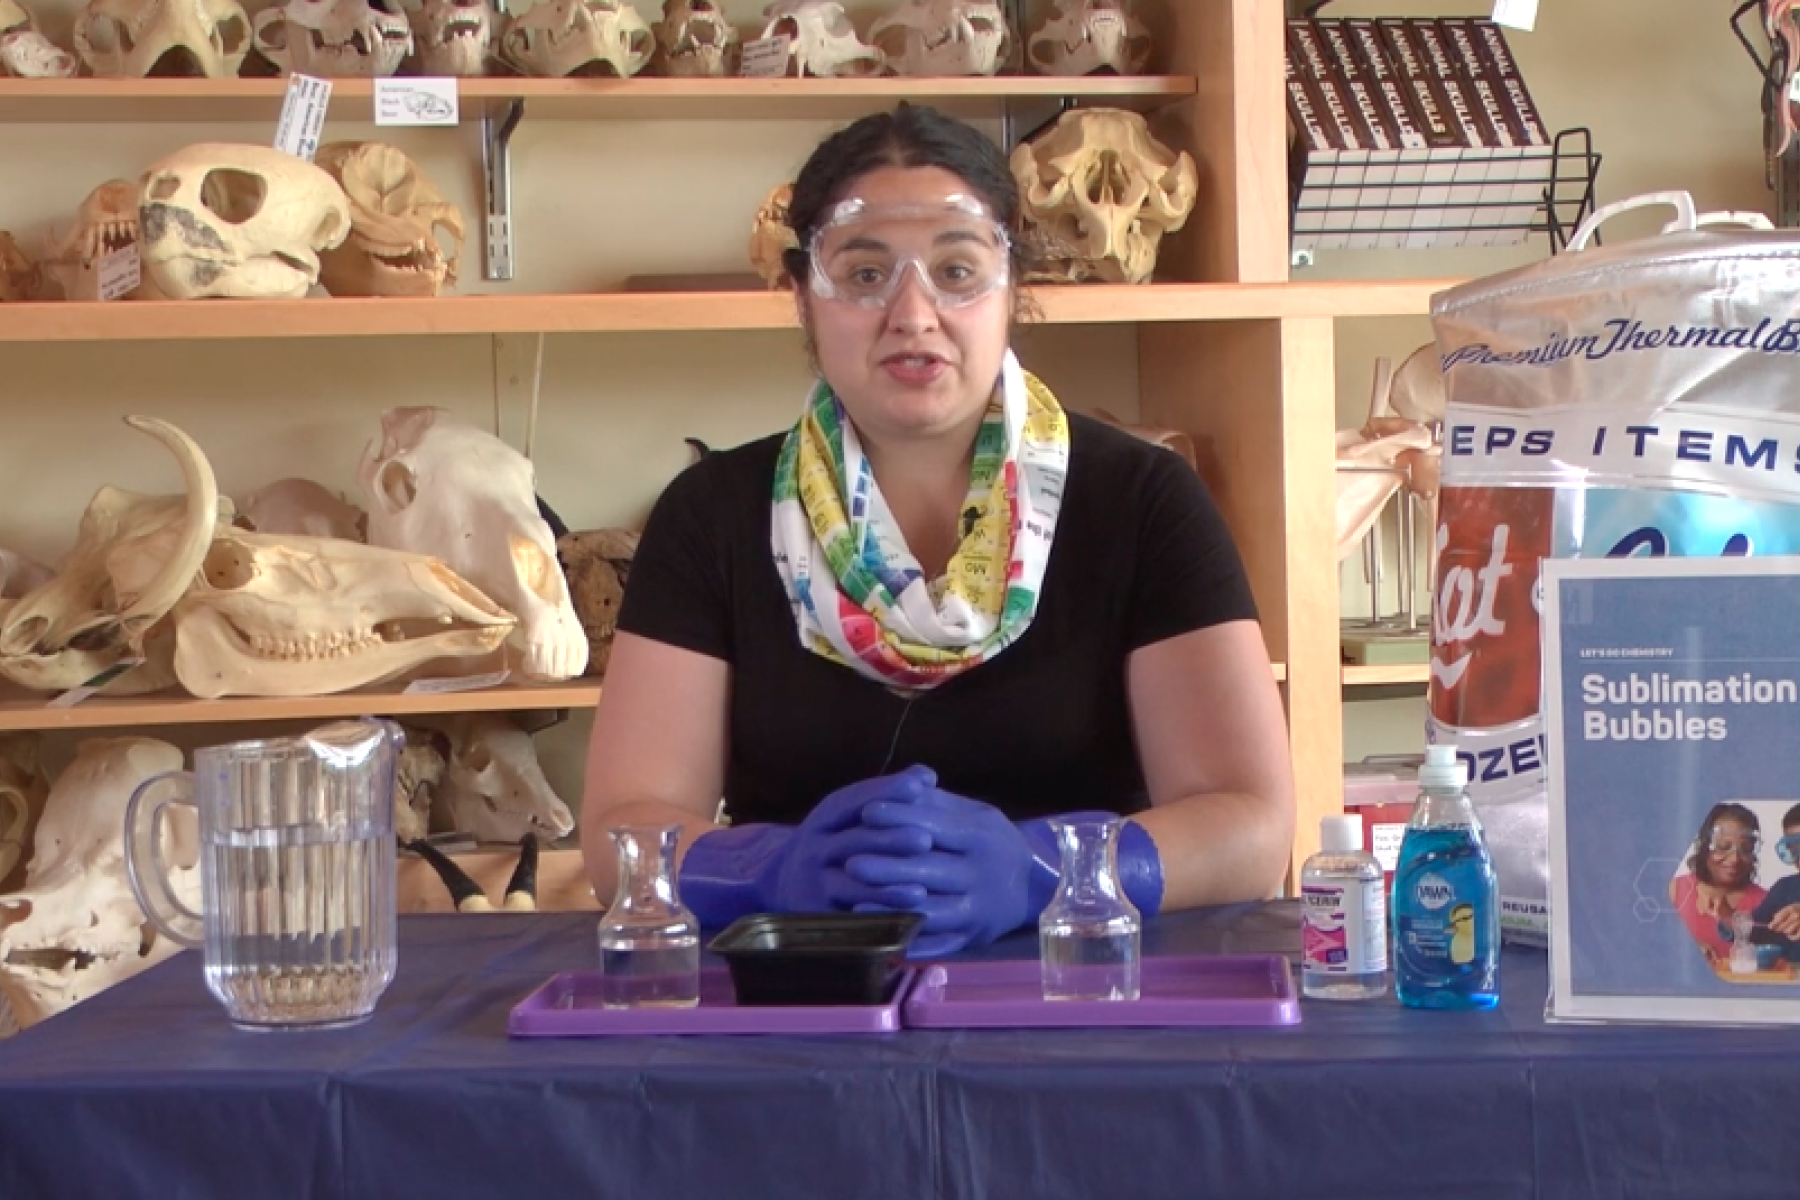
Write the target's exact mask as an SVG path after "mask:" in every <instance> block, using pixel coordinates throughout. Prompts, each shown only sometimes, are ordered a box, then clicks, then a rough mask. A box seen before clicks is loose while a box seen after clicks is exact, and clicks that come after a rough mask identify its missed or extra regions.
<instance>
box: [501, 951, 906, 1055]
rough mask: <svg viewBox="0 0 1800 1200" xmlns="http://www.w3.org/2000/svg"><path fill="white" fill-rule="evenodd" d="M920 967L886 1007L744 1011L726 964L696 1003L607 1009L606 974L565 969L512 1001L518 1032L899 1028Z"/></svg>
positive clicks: (511, 1026)
mask: <svg viewBox="0 0 1800 1200" xmlns="http://www.w3.org/2000/svg"><path fill="white" fill-rule="evenodd" d="M917 975H918V972H916V971H907V972H906V973H905V974H904V975H903V976H902V978H901V979H900V982H899V983H897V984H896V985H895V986H894V994H893V997H892V998H891V999H889V1000H888V1002H887V1003H886V1004H882V1005H860V1004H859V1005H816V1006H811V1007H802V1006H799V1005H793V1006H777V1005H752V1006H749V1007H743V1008H740V1007H739V1006H738V1003H737V994H736V993H735V992H734V991H733V990H732V987H731V975H730V973H729V972H728V971H727V970H726V969H725V968H724V967H723V966H711V965H708V966H704V967H702V968H701V969H700V1003H699V1004H698V1005H697V1006H695V1007H693V1008H602V1007H601V1006H600V972H598V971H564V972H563V973H562V974H560V975H552V976H551V977H550V979H549V981H548V982H546V983H545V984H544V985H543V986H542V987H540V988H538V989H537V990H536V991H535V992H533V993H531V995H529V996H527V997H525V999H523V1000H521V1001H520V1002H519V1003H518V1004H516V1005H514V1006H513V1010H512V1013H511V1014H510V1015H509V1016H508V1017H507V1021H506V1031H507V1032H508V1033H510V1034H511V1035H512V1036H513V1037H606V1036H610V1035H616V1034H626V1035H643V1034H657V1033H892V1032H894V1031H895V1030H897V1029H899V1028H900V1005H901V1003H902V1002H903V1001H904V1000H905V999H906V995H907V992H908V991H909V990H910V989H911V987H912V984H913V980H914V979H915V978H916V977H917Z"/></svg>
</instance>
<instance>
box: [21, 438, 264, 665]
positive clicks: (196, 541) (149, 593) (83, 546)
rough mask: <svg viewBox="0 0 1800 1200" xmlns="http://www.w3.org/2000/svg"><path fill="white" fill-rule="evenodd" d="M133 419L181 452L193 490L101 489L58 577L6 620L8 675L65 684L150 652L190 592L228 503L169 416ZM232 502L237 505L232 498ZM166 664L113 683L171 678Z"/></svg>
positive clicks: (200, 456)
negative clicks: (160, 628) (162, 625)
mask: <svg viewBox="0 0 1800 1200" xmlns="http://www.w3.org/2000/svg"><path fill="white" fill-rule="evenodd" d="M126 423H127V424H129V425H131V426H132V428H134V429H140V430H142V431H144V432H145V433H147V434H149V435H150V436H151V437H154V438H155V439H156V440H157V441H159V442H161V443H162V444H163V445H164V446H166V447H168V449H169V451H170V453H172V454H174V455H175V457H176V459H177V460H178V461H179V462H180V463H181V473H182V477H183V479H184V480H185V482H186V484H187V494H186V495H185V496H140V495H137V494H135V493H132V492H127V491H124V490H122V489H120V488H115V487H103V488H101V489H100V490H99V492H97V493H95V495H94V498H93V500H92V501H91V502H90V503H89V504H88V508H87V512H86V513H85V514H84V515H83V516H82V518H81V530H80V533H79V534H78V535H77V537H76V540H75V546H74V548H73V549H71V550H70V551H69V552H68V553H67V554H66V555H64V556H63V557H62V559H61V560H59V561H58V563H57V566H56V571H57V573H56V575H55V577H54V578H52V579H51V580H50V581H49V582H47V583H45V584H43V585H41V586H40V587H37V588H34V589H33V590H32V591H30V592H28V593H27V594H26V595H25V596H24V597H22V598H21V599H20V600H19V601H18V603H16V604H14V605H13V606H12V608H11V609H10V610H8V611H7V613H6V614H5V619H4V621H0V674H3V675H5V676H7V677H8V678H9V679H12V680H13V681H14V682H15V683H20V684H23V685H24V686H26V687H29V688H38V689H43V690H48V691H62V690H64V689H66V688H71V687H74V686H76V685H77V684H80V683H83V682H85V681H86V680H88V679H91V678H93V677H94V676H95V675H97V674H99V673H100V672H101V671H103V670H105V669H106V668H108V667H110V666H112V665H114V664H115V663H117V662H118V661H119V660H120V659H121V658H124V657H126V656H127V655H128V654H133V655H135V654H146V653H148V650H147V648H146V638H147V637H148V636H149V635H150V633H151V631H152V629H153V628H154V627H155V626H156V625H157V624H158V623H159V622H160V621H162V619H163V617H164V616H165V615H166V614H167V613H168V612H169V610H170V609H172V608H173V607H174V606H175V602H176V601H177V600H179V599H180V598H181V595H182V593H183V592H185V591H187V589H188V585H189V583H190V582H192V580H193V579H194V575H195V572H197V571H198V570H199V569H200V564H201V562H202V561H203V560H204V558H205V556H206V550H207V546H208V545H209V544H210V542H211V540H212V533H213V527H214V525H215V524H216V523H217V521H218V518H219V505H220V499H219V493H218V488H217V485H216V484H215V483H214V482H213V473H212V467H211V465H210V464H208V463H207V461H206V456H205V455H203V454H201V453H200V448H199V447H198V446H196V445H194V443H193V441H192V440H191V439H190V438H189V437H188V436H187V435H186V434H185V433H183V432H181V430H179V429H177V428H175V427H174V426H173V425H170V424H167V423H166V422H163V421H157V420H152V419H151V418H148V417H127V418H126ZM225 505H226V509H227V514H229V506H230V501H229V500H227V501H225ZM227 519H229V515H228V516H227ZM166 668H167V664H166V663H160V664H159V663H157V662H149V663H146V664H144V665H143V666H141V667H139V668H137V669H136V670H134V671H132V672H131V673H129V674H127V675H126V676H125V677H124V678H123V679H121V680H120V681H119V682H118V684H117V685H115V687H114V688H113V691H114V692H115V693H124V692H127V691H133V690H142V691H150V690H154V689H155V688H157V687H162V686H167V684H168V683H169V682H171V677H170V676H169V675H168V673H167V669H166Z"/></svg>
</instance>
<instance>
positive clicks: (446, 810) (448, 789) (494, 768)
mask: <svg viewBox="0 0 1800 1200" xmlns="http://www.w3.org/2000/svg"><path fill="white" fill-rule="evenodd" d="M420 723H421V724H423V725H425V726H427V727H429V728H432V729H437V730H441V731H442V732H443V733H445V734H447V735H448V737H449V739H450V753H449V756H448V761H447V763H446V764H445V767H444V779H443V782H442V783H441V784H439V785H438V789H437V802H436V804H435V805H434V808H433V813H434V822H433V823H434V824H435V825H436V826H437V827H439V828H440V829H443V830H446V831H448V830H455V831H456V832H458V833H464V834H467V835H468V836H470V837H472V838H474V839H475V840H476V841H478V842H508V843H512V844H514V845H516V844H518V841H519V839H520V838H522V837H524V836H525V835H526V834H527V833H535V834H537V835H538V836H539V837H540V838H544V839H546V840H549V839H555V838H559V837H563V836H565V835H566V834H567V833H568V832H569V831H570V830H572V829H574V828H575V818H574V817H573V816H572V815H571V814H570V813H569V806H568V805H566V804H564V803H563V802H562V799H561V798H560V797H559V796H557V794H556V790H555V789H554V788H552V787H551V786H550V781H549V780H548V779H545V778H544V771H543V768H542V767H541V766H539V765H538V757H537V748H536V746H535V745H534V744H533V743H532V740H531V735H530V734H529V733H526V732H525V731H524V730H523V729H520V728H519V727H518V726H517V725H515V724H513V722H512V719H511V718H510V717H506V716H503V715H501V714H500V713H470V714H468V715H466V716H456V717H436V718H430V717H428V718H422V719H420Z"/></svg>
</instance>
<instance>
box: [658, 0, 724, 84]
mask: <svg viewBox="0 0 1800 1200" xmlns="http://www.w3.org/2000/svg"><path fill="white" fill-rule="evenodd" d="M740 50H741V46H740V45H739V39H738V31H737V30H736V29H735V28H733V26H732V24H731V22H730V21H728V20H726V19H725V14H724V13H722V12H720V11H719V6H718V5H717V4H715V3H713V0H669V2H668V4H667V6H666V7H664V9H663V16H662V20H660V21H658V22H657V23H656V61H657V63H658V65H659V67H660V69H661V71H662V73H663V74H664V75H669V76H672V77H674V78H678V79H686V78H697V77H703V76H704V77H719V76H731V75H736V74H737V72H738V54H739V51H740Z"/></svg>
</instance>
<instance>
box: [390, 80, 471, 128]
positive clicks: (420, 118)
mask: <svg viewBox="0 0 1800 1200" xmlns="http://www.w3.org/2000/svg"><path fill="white" fill-rule="evenodd" d="M457 119H458V107H457V93H456V80H455V79H454V78H449V77H441V78H440V77H421V78H417V79H393V78H384V79H377V80H376V81H375V124H377V125H455V124H456V123H457Z"/></svg>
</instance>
